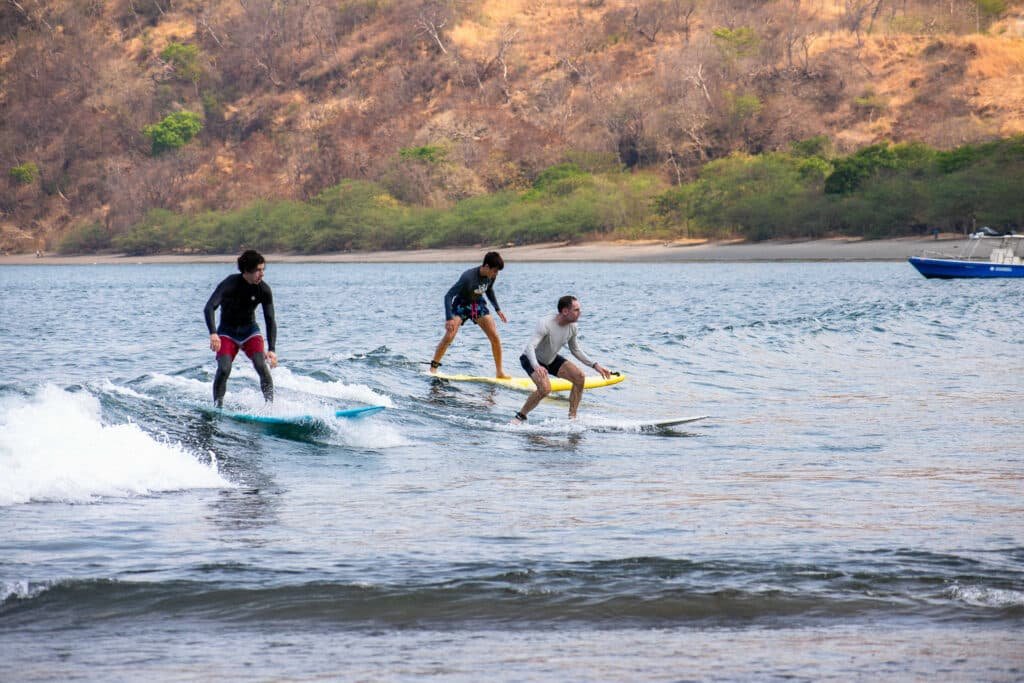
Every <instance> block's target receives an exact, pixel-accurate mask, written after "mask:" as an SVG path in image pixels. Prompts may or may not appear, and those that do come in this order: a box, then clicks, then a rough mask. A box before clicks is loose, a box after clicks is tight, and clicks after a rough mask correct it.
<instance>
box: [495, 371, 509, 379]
mask: <svg viewBox="0 0 1024 683" xmlns="http://www.w3.org/2000/svg"><path fill="white" fill-rule="evenodd" d="M495 377H497V378H498V379H512V375H506V374H505V373H504V372H499V373H498V374H496V375H495Z"/></svg>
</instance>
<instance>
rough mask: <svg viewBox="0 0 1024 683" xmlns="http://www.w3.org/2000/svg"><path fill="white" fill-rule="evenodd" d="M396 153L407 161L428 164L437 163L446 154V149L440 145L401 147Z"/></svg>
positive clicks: (442, 159) (443, 158)
mask: <svg viewBox="0 0 1024 683" xmlns="http://www.w3.org/2000/svg"><path fill="white" fill-rule="evenodd" d="M398 155H399V156H400V157H402V158H403V159H406V160H408V161H423V162H426V163H428V164H439V163H441V162H442V161H444V160H445V158H446V157H447V156H448V150H446V149H445V148H444V147H441V146H440V145H424V146H422V147H403V148H402V149H400V150H398Z"/></svg>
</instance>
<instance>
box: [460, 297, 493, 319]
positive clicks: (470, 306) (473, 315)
mask: <svg viewBox="0 0 1024 683" xmlns="http://www.w3.org/2000/svg"><path fill="white" fill-rule="evenodd" d="M452 313H453V314H455V315H457V316H459V317H460V318H462V322H466V321H467V320H472V321H473V322H476V321H477V319H478V318H482V317H484V316H485V315H490V314H491V312H490V311H489V310H488V309H487V302H486V301H485V300H484V299H483V298H480V299H477V300H476V301H474V302H473V303H468V302H466V301H463V300H462V299H459V298H455V299H454V300H453V301H452Z"/></svg>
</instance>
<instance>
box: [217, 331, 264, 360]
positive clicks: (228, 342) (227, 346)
mask: <svg viewBox="0 0 1024 683" xmlns="http://www.w3.org/2000/svg"><path fill="white" fill-rule="evenodd" d="M238 349H242V351H245V355H246V356H248V357H249V358H252V357H253V355H254V354H257V353H263V352H264V347H263V335H259V334H257V335H254V336H252V337H249V338H248V339H246V340H245V341H244V342H242V343H241V344H239V343H238V342H237V341H235V340H234V339H232V338H231V337H225V336H224V335H220V351H218V352H217V355H218V356H231V360H234V359H235V356H237V355H238Z"/></svg>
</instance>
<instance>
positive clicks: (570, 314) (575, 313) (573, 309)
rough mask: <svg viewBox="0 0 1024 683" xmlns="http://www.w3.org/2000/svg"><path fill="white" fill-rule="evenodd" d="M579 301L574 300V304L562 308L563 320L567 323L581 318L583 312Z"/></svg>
mask: <svg viewBox="0 0 1024 683" xmlns="http://www.w3.org/2000/svg"><path fill="white" fill-rule="evenodd" d="M582 312H583V311H582V309H581V308H580V302H579V301H573V302H572V305H570V306H568V307H567V308H563V309H562V320H564V321H565V322H567V323H574V322H576V321H577V320H579V319H580V313H582Z"/></svg>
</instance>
